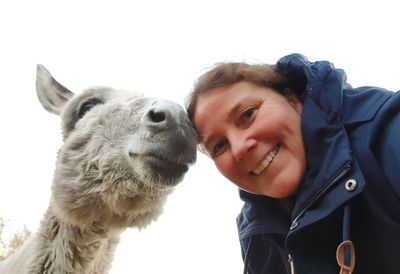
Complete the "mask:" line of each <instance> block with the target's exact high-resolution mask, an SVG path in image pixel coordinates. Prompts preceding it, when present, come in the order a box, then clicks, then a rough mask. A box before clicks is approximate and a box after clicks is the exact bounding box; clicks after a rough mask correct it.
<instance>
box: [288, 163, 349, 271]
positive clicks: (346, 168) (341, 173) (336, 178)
mask: <svg viewBox="0 0 400 274" xmlns="http://www.w3.org/2000/svg"><path fill="white" fill-rule="evenodd" d="M350 169H351V164H350V162H347V163H346V164H345V165H344V166H343V167H342V168H341V169H340V170H339V172H338V173H337V174H336V175H335V176H334V177H333V179H332V180H331V181H330V182H329V183H328V184H327V186H326V187H324V188H323V189H322V190H320V191H319V192H318V193H317V194H315V195H314V196H313V197H312V199H310V201H309V202H308V203H307V204H306V205H305V206H304V207H303V208H302V210H301V211H300V213H299V214H297V216H296V217H295V218H294V219H293V222H292V225H291V226H290V229H293V228H295V227H297V225H298V220H299V219H300V218H301V216H303V214H304V213H305V212H306V211H307V210H308V209H309V208H310V206H311V205H312V204H313V203H315V202H316V201H317V200H318V199H319V198H320V197H321V196H322V195H323V194H324V193H325V192H326V191H327V190H328V189H329V188H330V187H331V186H332V185H334V184H335V183H337V182H338V181H339V180H340V179H342V178H343V177H344V176H345V175H346V174H347V173H348V172H349V171H350ZM288 262H289V265H290V273H291V274H295V270H294V261H293V257H292V256H291V255H290V254H289V255H288Z"/></svg>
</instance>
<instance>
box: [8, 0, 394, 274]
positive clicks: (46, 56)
mask: <svg viewBox="0 0 400 274" xmlns="http://www.w3.org/2000/svg"><path fill="white" fill-rule="evenodd" d="M353 2H354V4H352V3H353ZM395 2H396V1H383V0H380V1H350V0H346V1H345V0H339V1H338V0H337V1H284V0H279V1H267V0H264V1H249V0H246V1H235V0H227V1H218V0H213V1H211V0H210V1H208V0H202V1H175V0H168V1H162V0H160V1H148V0H146V1H116V0H113V1H82V0H81V1H56V0H52V1H42V0H35V1H28V0H26V1H18V0H13V1H2V2H0V64H1V66H0V84H1V89H2V90H1V96H2V99H1V100H0V125H1V133H0V157H1V158H0V159H1V163H0V172H1V177H0V178H1V179H0V186H1V188H0V216H2V217H3V218H6V219H7V220H9V222H10V227H9V228H10V230H13V229H17V228H18V227H20V226H21V225H23V224H26V225H27V226H28V228H29V229H31V230H36V229H37V227H38V224H39V221H40V219H41V217H42V214H43V213H44V211H45V210H46V208H47V204H48V199H49V195H50V184H51V181H52V175H53V170H54V165H55V159H56V153H57V150H58V148H59V147H60V146H61V136H60V125H59V119H58V117H57V116H55V115H53V114H50V113H47V112H46V111H44V110H43V109H42V107H41V105H40V103H39V101H38V100H37V97H36V91H35V76H36V75H35V73H36V64H37V63H41V64H44V65H45V66H46V67H47V68H48V69H49V70H50V72H51V73H52V74H53V76H54V77H55V78H56V79H57V80H58V81H59V82H61V83H62V84H64V85H65V86H66V87H68V88H69V89H71V90H73V91H74V92H79V91H81V90H82V89H84V88H86V87H88V86H93V85H107V86H113V87H118V88H124V89H134V90H140V91H142V92H143V93H145V94H146V95H148V96H155V97H161V98H166V99H170V100H174V101H177V102H178V103H183V99H184V97H185V96H186V95H187V94H188V92H189V91H190V90H191V88H192V84H193V82H194V80H195V79H196V78H197V77H198V76H199V75H200V74H201V73H202V72H204V70H205V69H207V68H208V67H210V66H211V65H213V64H214V63H216V62H221V61H248V62H262V63H275V62H276V61H277V60H278V59H279V58H280V57H282V56H284V55H286V54H290V53H292V52H298V53H302V54H304V55H306V56H307V57H308V58H309V59H310V60H311V61H316V60H321V59H325V60H329V61H331V62H333V63H334V64H335V66H336V67H339V68H342V69H344V70H345V71H346V73H347V76H348V81H349V82H350V83H351V84H352V85H353V86H360V85H376V86H382V87H385V88H387V89H390V90H398V89H400V69H399V64H400V53H399V50H400V41H399V38H398V37H399V35H398V33H399V30H398V29H399V27H400V22H399V21H400V17H399V16H398V9H397V8H395V6H394V3H395ZM237 193H238V192H237V189H236V188H235V187H234V186H233V185H232V184H230V183H229V182H227V181H226V180H225V179H223V178H222V176H221V175H219V174H218V173H217V171H216V169H215V167H214V165H213V163H212V162H211V161H210V160H208V159H207V158H206V157H205V156H204V155H201V154H199V159H198V162H197V164H196V165H194V166H193V167H192V168H191V170H190V171H189V172H188V174H187V176H186V177H185V180H184V181H183V182H182V184H180V185H179V186H178V187H177V189H176V190H175V192H174V193H173V194H172V195H171V196H170V197H169V199H168V203H167V205H166V207H165V213H164V214H163V215H162V216H161V217H160V218H159V220H158V221H157V222H155V223H153V224H152V225H151V226H149V227H148V228H147V229H145V230H142V231H138V230H136V229H129V230H127V231H126V232H125V233H124V234H123V236H122V239H121V243H120V245H119V247H118V250H117V252H116V255H115V258H114V263H113V269H112V271H111V273H114V274H120V273H122V274H124V273H141V274H154V273H175V274H181V273H182V274H183V273H184V274H187V273H191V274H197V273H199V274H200V273H201V274H203V273H230V274H235V273H238V274H239V273H242V265H243V264H242V260H241V255H240V247H239V244H238V240H237V232H236V224H235V218H236V215H237V214H238V212H239V210H240V207H241V202H240V200H239V198H238V195H237Z"/></svg>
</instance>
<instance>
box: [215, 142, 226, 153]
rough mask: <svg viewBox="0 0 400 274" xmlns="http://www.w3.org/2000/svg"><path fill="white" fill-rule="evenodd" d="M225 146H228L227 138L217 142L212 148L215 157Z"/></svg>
mask: <svg viewBox="0 0 400 274" xmlns="http://www.w3.org/2000/svg"><path fill="white" fill-rule="evenodd" d="M225 146H226V141H225V140H224V141H220V142H218V143H216V144H215V146H214V147H213V150H212V156H213V157H215V156H217V155H218V154H220V153H221V152H222V151H223V149H224V148H225Z"/></svg>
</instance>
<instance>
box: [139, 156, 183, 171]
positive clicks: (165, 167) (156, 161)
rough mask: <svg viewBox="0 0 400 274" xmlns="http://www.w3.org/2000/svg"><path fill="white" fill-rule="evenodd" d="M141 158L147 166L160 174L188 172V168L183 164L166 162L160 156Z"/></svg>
mask: <svg viewBox="0 0 400 274" xmlns="http://www.w3.org/2000/svg"><path fill="white" fill-rule="evenodd" d="M141 158H142V159H143V160H145V161H146V162H147V163H148V164H149V165H151V166H152V167H154V169H157V170H159V171H162V172H173V173H177V174H182V173H186V172H187V171H188V170H189V166H188V165H187V164H185V163H179V162H175V161H171V160H167V159H165V158H162V157H160V156H155V155H142V156H141Z"/></svg>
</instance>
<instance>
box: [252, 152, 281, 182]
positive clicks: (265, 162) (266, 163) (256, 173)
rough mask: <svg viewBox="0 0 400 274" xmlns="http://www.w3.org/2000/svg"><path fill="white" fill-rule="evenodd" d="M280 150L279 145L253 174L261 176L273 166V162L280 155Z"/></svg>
mask: <svg viewBox="0 0 400 274" xmlns="http://www.w3.org/2000/svg"><path fill="white" fill-rule="evenodd" d="M278 150H279V145H277V146H276V147H274V149H273V150H271V151H270V152H269V153H268V155H267V156H266V157H265V159H264V160H262V161H261V163H260V164H259V165H258V166H257V167H256V168H255V169H254V170H252V171H251V172H252V173H254V174H255V175H259V174H260V173H261V172H263V171H264V170H265V169H266V168H267V167H268V166H269V165H270V164H271V162H272V160H273V159H274V158H275V156H276V154H277V153H278Z"/></svg>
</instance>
